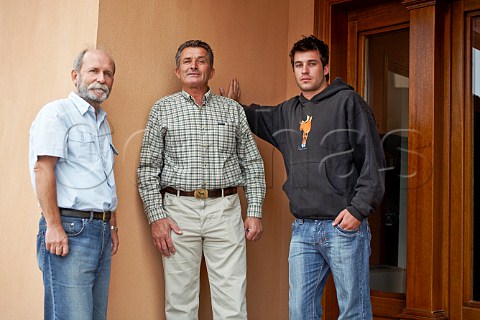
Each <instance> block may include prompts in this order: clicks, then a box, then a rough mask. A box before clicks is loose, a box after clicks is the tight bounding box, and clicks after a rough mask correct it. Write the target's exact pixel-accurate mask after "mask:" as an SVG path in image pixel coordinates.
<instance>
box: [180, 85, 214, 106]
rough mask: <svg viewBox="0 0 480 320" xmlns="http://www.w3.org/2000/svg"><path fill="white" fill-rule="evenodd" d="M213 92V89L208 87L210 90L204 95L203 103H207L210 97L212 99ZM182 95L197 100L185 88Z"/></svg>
mask: <svg viewBox="0 0 480 320" xmlns="http://www.w3.org/2000/svg"><path fill="white" fill-rule="evenodd" d="M211 92H212V91H211V90H210V87H208V91H207V92H206V93H205V95H204V96H203V99H202V102H203V104H205V103H206V102H207V101H208V99H210V96H211ZM182 95H183V97H184V98H186V99H189V100H191V101H195V99H193V97H192V96H191V95H190V94H188V93H187V92H186V91H185V90H183V89H182Z"/></svg>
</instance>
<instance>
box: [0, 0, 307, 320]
mask: <svg viewBox="0 0 480 320" xmlns="http://www.w3.org/2000/svg"><path fill="white" fill-rule="evenodd" d="M313 3H314V0H301V1H298V0H265V1H253V0H248V1H233V0H227V1H215V0H202V1H183V0H172V1H170V0H169V1H162V0H142V1H118V0H88V1H85V0H84V1H73V0H69V1H66V0H42V1H29V0H15V1H13V0H0V39H1V43H2V45H1V46H0V88H1V91H2V95H1V98H0V139H1V140H0V141H1V146H2V151H3V156H2V157H1V158H0V161H1V164H0V172H1V177H2V178H1V179H2V183H1V184H0V199H1V201H0V209H1V212H2V214H3V215H4V219H3V222H4V223H2V225H1V227H0V228H1V232H0V243H1V246H2V249H3V250H2V253H3V257H2V260H1V263H0V288H2V289H1V291H0V319H41V318H42V312H43V311H42V303H43V299H42V295H43V294H42V283H41V273H40V271H39V270H38V268H37V266H36V260H35V240H36V233H37V222H38V217H39V210H38V208H37V205H36V200H35V197H34V194H33V192H32V189H31V186H30V180H29V174H28V129H29V126H30V123H31V121H32V120H33V118H34V117H35V114H36V113H37V111H38V109H39V108H40V107H41V106H42V105H43V104H45V103H46V102H48V101H50V100H53V99H57V98H61V97H65V96H66V95H67V94H68V92H69V91H71V90H72V89H73V85H72V83H71V80H70V69H71V64H72V62H73V58H74V56H75V54H76V53H77V52H78V51H79V50H81V49H82V48H84V47H89V46H90V47H91V46H95V45H96V46H98V47H103V48H105V49H107V50H108V51H109V52H110V53H111V54H112V55H113V56H114V58H115V61H116V64H117V73H116V76H115V83H114V87H113V92H112V95H111V97H110V98H109V99H108V100H107V101H106V102H105V103H104V107H105V109H106V110H107V112H108V113H109V119H110V122H111V125H112V127H113V131H114V133H113V140H114V143H115V145H116V147H117V149H118V150H119V151H120V155H119V156H118V157H117V159H116V166H115V174H116V180H117V185H118V195H119V199H120V203H119V206H118V210H117V214H118V225H119V228H120V233H119V235H120V251H119V253H118V254H117V255H116V256H115V257H114V259H113V266H112V281H111V286H110V288H111V294H110V304H109V319H163V314H162V313H163V306H164V302H163V299H164V298H163V274H162V265H161V256H160V254H159V253H158V252H157V251H156V249H155V248H154V246H153V245H152V242H151V240H150V229H149V226H148V224H147V222H146V219H145V217H144V215H143V211H142V205H141V202H140V199H139V196H138V193H137V191H136V166H137V163H138V158H139V150H140V143H141V138H142V134H143V128H144V126H145V122H146V120H147V117H148V112H149V110H150V107H151V106H152V104H153V103H154V102H155V101H156V100H157V99H159V98H160V97H163V96H165V95H167V94H170V93H173V92H175V91H177V90H179V88H180V85H179V83H178V81H177V79H176V77H175V76H174V73H173V71H174V68H175V64H174V55H175V52H176V49H177V47H178V45H179V44H180V43H182V42H184V41H185V40H189V39H194V38H197V39H202V40H204V41H207V42H208V43H209V44H210V45H211V46H212V48H213V50H214V53H215V69H216V74H215V77H214V78H213V79H212V81H211V82H210V84H211V88H212V90H214V91H215V92H218V87H219V86H226V85H227V83H228V81H229V80H230V79H231V77H232V76H235V77H237V78H238V79H239V80H240V82H241V86H242V102H244V103H249V102H258V103H262V104H276V103H279V102H281V101H283V100H284V99H285V98H286V97H289V96H291V95H293V94H296V93H297V90H296V86H295V83H294V81H293V77H292V72H291V67H290V65H289V60H288V50H289V49H290V46H291V44H292V43H293V42H294V41H295V40H297V39H298V38H299V37H300V35H302V34H310V33H312V32H313V16H314V15H313ZM258 144H259V147H260V150H261V153H262V156H263V158H264V161H265V168H266V179H267V185H268V190H267V198H266V202H265V206H264V226H265V234H264V237H263V239H262V240H261V241H259V242H256V243H251V244H249V245H248V248H247V250H248V289H247V295H248V312H249V318H250V319H254V320H256V319H262V320H263V319H267V320H269V319H275V320H277V319H288V264H287V256H288V244H289V239H290V222H291V220H292V218H291V215H290V213H289V212H288V203H287V201H286V199H285V196H284V195H283V192H282V189H281V186H282V184H283V181H284V178H285V176H284V174H285V173H284V168H283V162H282V158H281V156H280V155H279V153H278V151H275V150H274V149H273V148H272V147H270V146H269V145H267V144H266V143H264V142H262V141H260V140H258ZM206 280H207V279H206V273H205V270H204V269H202V292H201V307H200V319H209V318H210V315H211V311H210V307H209V302H208V298H209V294H208V286H207V281H206Z"/></svg>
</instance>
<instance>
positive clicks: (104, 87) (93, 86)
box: [87, 82, 110, 94]
mask: <svg viewBox="0 0 480 320" xmlns="http://www.w3.org/2000/svg"><path fill="white" fill-rule="evenodd" d="M87 89H88V90H96V89H100V90H102V91H104V92H106V93H107V94H108V93H110V90H109V89H108V87H107V85H106V84H104V83H98V82H94V83H92V84H90V85H89V86H88V87H87Z"/></svg>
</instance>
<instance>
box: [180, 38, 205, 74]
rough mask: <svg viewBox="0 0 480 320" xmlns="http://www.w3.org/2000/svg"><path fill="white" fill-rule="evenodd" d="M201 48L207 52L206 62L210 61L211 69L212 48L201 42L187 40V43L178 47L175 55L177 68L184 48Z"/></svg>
mask: <svg viewBox="0 0 480 320" xmlns="http://www.w3.org/2000/svg"><path fill="white" fill-rule="evenodd" d="M190 47H193V48H203V49H205V50H206V51H207V56H208V60H209V61H210V67H211V68H213V51H212V48H210V46H209V45H208V43H206V42H203V41H201V40H188V41H187V42H185V43H183V44H181V45H180V47H178V50H177V54H176V55H175V63H176V66H177V68H178V67H179V66H180V55H181V54H182V51H183V50H184V49H185V48H190Z"/></svg>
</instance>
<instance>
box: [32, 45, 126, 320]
mask: <svg viewBox="0 0 480 320" xmlns="http://www.w3.org/2000/svg"><path fill="white" fill-rule="evenodd" d="M114 74H115V63H114V61H113V59H112V58H111V56H110V55H109V54H108V53H106V52H105V51H102V50H84V51H82V52H80V53H79V55H78V56H77V58H76V60H75V62H74V66H73V70H72V71H71V75H72V80H73V83H74V84H75V87H76V89H77V90H76V92H75V93H73V92H72V93H70V95H69V96H68V98H66V99H62V100H57V101H53V102H51V103H48V104H47V105H45V106H44V107H43V108H42V109H41V110H40V112H39V113H38V115H37V117H36V119H35V121H34V122H33V124H32V127H31V129H30V173H31V178H32V184H33V187H34V189H35V192H36V195H37V198H38V201H39V204H40V207H41V209H42V217H41V219H40V226H39V236H38V238H37V239H38V240H37V258H38V264H39V267H40V269H41V270H42V273H43V282H44V287H45V301H44V317H45V319H69V320H72V319H79V320H85V319H106V313H107V302H108V286H109V282H110V264H111V255H113V254H115V253H116V252H117V250H118V244H119V241H118V234H117V231H118V228H117V226H116V219H115V213H114V211H115V209H116V206H117V194H116V187H115V180H114V176H113V162H114V159H113V158H114V155H115V154H117V152H116V150H115V148H114V146H113V143H112V138H111V130H110V126H109V124H108V122H107V119H106V113H105V111H104V110H102V109H101V108H100V104H101V103H102V102H103V101H105V100H106V99H107V98H108V96H109V94H110V91H111V89H112V85H113V80H114Z"/></svg>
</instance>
